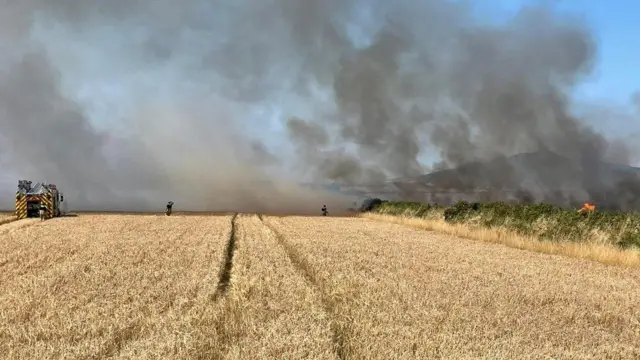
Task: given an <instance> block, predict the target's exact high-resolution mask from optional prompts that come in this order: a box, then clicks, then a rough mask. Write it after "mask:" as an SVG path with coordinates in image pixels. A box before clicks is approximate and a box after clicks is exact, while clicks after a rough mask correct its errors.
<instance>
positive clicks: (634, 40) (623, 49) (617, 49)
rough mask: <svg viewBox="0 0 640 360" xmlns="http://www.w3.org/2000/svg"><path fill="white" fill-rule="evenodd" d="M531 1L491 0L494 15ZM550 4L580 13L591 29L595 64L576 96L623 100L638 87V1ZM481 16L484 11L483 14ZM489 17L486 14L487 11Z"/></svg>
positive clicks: (584, 0) (559, 1)
mask: <svg viewBox="0 0 640 360" xmlns="http://www.w3.org/2000/svg"><path fill="white" fill-rule="evenodd" d="M533 2H534V1H531V0H495V5H494V6H496V7H499V8H501V9H502V11H500V12H499V13H498V14H494V15H493V16H495V17H496V18H498V19H499V18H500V17H503V16H508V15H511V14H513V12H515V11H516V10H517V9H518V8H520V7H521V6H522V5H526V4H528V3H533ZM549 3H551V4H553V5H554V7H556V8H557V9H560V10H562V11H567V12H569V13H571V14H576V15H581V16H584V18H585V19H586V20H587V22H588V23H589V25H590V26H591V27H592V29H593V30H594V32H595V36H596V41H597V43H598V44H597V46H598V49H597V53H598V55H597V56H598V59H597V66H596V69H595V71H594V76H593V79H591V80H590V81H588V82H587V83H586V84H584V85H582V86H581V87H580V89H579V91H578V92H577V94H576V96H577V97H578V98H587V99H591V100H597V99H602V100H604V99H607V100H614V101H617V102H626V101H628V100H629V96H630V95H631V94H632V93H633V92H635V91H638V90H639V89H640V68H639V67H640V2H639V1H632V0H610V1H605V0H555V1H549ZM483 15H485V14H483ZM487 15H489V16H491V15H490V14H487Z"/></svg>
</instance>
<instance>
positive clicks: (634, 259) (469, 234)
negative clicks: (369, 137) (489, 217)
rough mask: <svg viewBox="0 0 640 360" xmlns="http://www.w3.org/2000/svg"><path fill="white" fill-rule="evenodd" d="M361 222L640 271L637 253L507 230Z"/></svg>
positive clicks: (432, 222)
mask: <svg viewBox="0 0 640 360" xmlns="http://www.w3.org/2000/svg"><path fill="white" fill-rule="evenodd" d="M360 217H361V218H364V219H369V220H373V221H381V222H386V223H392V224H399V225H406V226H409V227H412V228H416V229H421V230H427V231H434V232H438V233H442V234H447V235H452V236H456V237H460V238H464V239H469V240H475V241H481V242H485V243H492V244H500V245H504V246H507V247H510V248H514V249H518V250H525V251H532V252H537V253H542V254H548V255H559V256H566V257H571V258H576V259H581V260H589V261H595V262H598V263H601V264H604V265H611V266H620V267H627V268H634V269H640V251H638V250H633V249H628V250H627V249H620V248H618V247H615V246H613V245H606V244H596V243H577V242H553V241H543V240H540V239H538V238H536V237H533V236H523V235H519V234H517V233H515V232H513V231H509V230H506V229H501V228H498V229H491V228H475V227H471V226H469V225H465V224H449V223H447V222H446V221H445V220H444V219H430V218H412V217H407V216H401V215H400V216H399V215H387V214H375V213H363V214H360Z"/></svg>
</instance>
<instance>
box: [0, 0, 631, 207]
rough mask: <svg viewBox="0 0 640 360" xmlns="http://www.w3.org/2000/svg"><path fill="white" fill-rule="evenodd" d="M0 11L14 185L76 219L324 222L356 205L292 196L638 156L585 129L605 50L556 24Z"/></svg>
mask: <svg viewBox="0 0 640 360" xmlns="http://www.w3.org/2000/svg"><path fill="white" fill-rule="evenodd" d="M231 4H232V5H231ZM2 5H3V11H2V12H1V14H0V134H1V135H2V137H0V140H2V144H1V147H0V150H2V151H3V155H4V156H3V157H2V158H3V159H2V160H3V161H5V162H7V161H8V162H9V163H8V164H7V165H6V166H7V168H8V169H7V171H4V172H3V179H2V180H3V182H2V183H3V184H5V183H9V182H10V181H9V182H8V181H7V180H6V179H7V178H8V177H11V176H14V175H15V180H16V181H17V180H18V178H27V179H31V180H33V181H38V180H41V179H43V180H45V179H46V180H48V181H50V182H54V183H57V184H58V186H59V187H61V188H63V189H64V190H66V191H67V193H68V196H67V197H68V198H69V199H70V200H71V201H72V203H73V204H74V205H75V207H76V208H83V209H125V208H127V209H131V210H146V209H153V208H157V207H162V206H163V204H164V203H165V202H166V201H168V200H173V201H175V202H176V204H177V206H178V207H180V206H181V205H182V206H183V208H189V209H194V210H197V209H206V210H225V209H230V210H244V211H282V212H317V211H318V209H319V206H321V205H322V204H327V205H328V206H329V208H330V210H331V207H332V206H336V207H338V206H342V205H343V204H345V203H346V204H350V202H351V199H344V198H343V197H340V196H331V195H329V194H326V193H321V192H319V191H311V190H308V189H301V188H300V187H298V186H296V185H295V184H296V183H299V182H308V181H316V182H334V181H335V182H341V183H344V184H348V185H354V184H370V183H378V182H382V181H384V180H386V179H390V178H394V177H400V176H402V177H406V176H415V175H419V174H421V173H424V172H425V171H427V170H429V167H428V166H425V165H424V164H423V163H422V162H421V160H420V159H421V156H423V155H424V154H425V153H429V152H434V153H437V154H438V155H439V156H440V158H441V162H440V165H441V166H442V167H453V166H457V165H460V164H463V163H466V162H468V161H473V160H484V159H489V158H492V157H494V156H497V155H505V154H507V155H509V154H515V153H519V152H526V151H535V150H550V151H553V152H556V153H558V154H560V155H562V156H565V157H567V158H569V159H571V161H573V162H575V163H576V164H578V166H579V167H580V169H581V171H584V172H590V173H594V174H599V173H601V172H602V171H601V169H600V168H599V166H598V165H597V164H599V161H601V160H605V159H610V158H612V157H615V158H616V160H618V161H619V162H625V161H626V160H627V159H626V157H627V156H628V151H627V150H628V149H627V148H626V147H625V146H621V145H619V143H616V146H615V147H612V143H611V142H610V141H609V140H607V139H606V138H605V137H604V136H602V135H600V134H598V133H596V132H595V131H593V130H591V129H590V128H588V127H586V126H585V125H583V123H582V122H581V121H580V120H579V119H576V118H575V117H574V116H572V115H571V114H570V112H569V110H568V109H569V105H570V100H569V98H568V96H569V93H570V91H571V90H572V89H573V88H574V87H575V86H576V85H577V84H578V83H579V82H580V81H581V80H582V79H584V78H585V77H586V76H587V75H588V74H589V72H590V70H591V67H592V66H593V62H594V55H595V44H594V41H593V39H592V37H591V34H590V32H589V29H588V28H586V26H585V25H584V24H581V23H579V22H576V21H573V20H572V19H569V18H567V17H566V16H562V15H559V14H556V13H555V12H554V10H553V9H551V8H545V7H531V8H526V9H523V10H522V11H521V12H520V13H518V15H517V16H515V17H514V18H513V19H511V21H510V22H508V23H507V24H504V25H500V26H497V25H496V26H489V25H486V24H482V23H479V22H476V21H475V20H474V19H473V13H472V12H471V10H470V9H468V8H467V7H466V6H465V5H460V4H457V3H451V2H448V1H444V0H430V1H421V2H419V1H408V0H401V1H395V2H380V1H373V0H371V1H365V0H360V1H357V0H343V1H337V0H329V1H326V0H273V1H267V2H265V1H257V0H239V1H235V2H233V3H230V2H222V1H205V0H185V1H182V2H175V1H167V0H161V1H135V2H131V1H124V0H114V1H80V0H66V1H55V2H53V1H44V0H24V1H20V2H17V1H16V2H5V3H3V4H2ZM87 88H89V90H87ZM274 114H277V118H278V121H280V122H281V124H277V123H273V122H271V121H270V120H269V119H270V118H273V115H274ZM279 125H283V126H284V128H281V127H280V126H279ZM613 150H615V151H613ZM530 170H537V171H545V170H544V169H519V170H518V171H519V172H529V171H530ZM532 173H535V171H533V172H532ZM596 185H597V186H601V185H602V184H595V185H594V184H588V183H585V182H584V181H583V180H582V179H577V178H571V181H569V182H568V183H567V184H563V186H565V187H567V188H573V189H578V190H579V191H582V192H584V190H585V189H586V188H587V187H593V186H596ZM4 191H5V192H9V193H12V192H13V190H12V189H5V190H4ZM8 206H10V205H8Z"/></svg>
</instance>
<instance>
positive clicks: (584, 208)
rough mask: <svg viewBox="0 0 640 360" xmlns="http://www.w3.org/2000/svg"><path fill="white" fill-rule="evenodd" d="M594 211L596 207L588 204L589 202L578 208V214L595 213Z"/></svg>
mask: <svg viewBox="0 0 640 360" xmlns="http://www.w3.org/2000/svg"><path fill="white" fill-rule="evenodd" d="M595 210H596V206H595V205H592V204H589V202H586V203H584V205H582V207H581V208H580V210H578V212H591V211H595Z"/></svg>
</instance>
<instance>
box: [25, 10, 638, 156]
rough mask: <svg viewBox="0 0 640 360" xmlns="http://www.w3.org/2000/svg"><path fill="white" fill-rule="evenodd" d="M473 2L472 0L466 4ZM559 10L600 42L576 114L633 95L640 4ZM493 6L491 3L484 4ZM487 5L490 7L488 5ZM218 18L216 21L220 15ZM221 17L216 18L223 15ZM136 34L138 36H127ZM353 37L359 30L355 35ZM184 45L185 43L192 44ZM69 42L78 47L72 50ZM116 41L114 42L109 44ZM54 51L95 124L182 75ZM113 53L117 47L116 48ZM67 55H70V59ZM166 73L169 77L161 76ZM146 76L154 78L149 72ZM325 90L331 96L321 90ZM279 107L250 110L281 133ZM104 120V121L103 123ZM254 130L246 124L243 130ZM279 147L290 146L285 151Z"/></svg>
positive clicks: (492, 17)
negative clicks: (584, 104) (139, 69)
mask: <svg viewBox="0 0 640 360" xmlns="http://www.w3.org/2000/svg"><path fill="white" fill-rule="evenodd" d="M533 2H535V1H532V0H494V1H493V0H492V1H480V2H478V4H480V6H477V10H476V11H477V16H478V17H479V18H480V19H482V20H484V21H487V22H495V23H500V22H504V21H505V20H507V19H508V18H510V17H511V16H513V15H514V13H515V12H516V11H517V10H518V9H520V8H521V7H522V6H526V5H527V4H530V3H533ZM473 3H474V2H473V1H471V4H473ZM549 3H552V4H553V6H554V7H556V8H557V9H561V10H562V11H565V12H567V13H571V14H573V15H576V16H578V17H583V18H584V19H586V21H587V22H588V24H589V25H590V26H591V27H592V29H593V30H594V33H595V36H596V40H597V47H598V50H597V54H598V55H597V63H596V66H595V69H594V71H593V74H592V76H591V78H589V79H587V80H585V81H584V83H582V84H581V85H579V86H578V87H577V89H576V91H575V93H574V97H575V100H576V106H577V109H576V111H577V112H580V111H581V110H583V111H591V109H590V108H586V109H581V108H580V104H581V103H582V102H588V103H590V104H593V103H598V102H602V103H609V104H610V103H612V102H614V103H616V104H618V105H619V106H622V107H626V106H628V104H629V99H630V97H631V96H632V95H633V94H634V93H635V92H636V91H638V90H639V89H640V71H637V64H640V46H633V44H634V43H637V39H638V36H640V21H638V20H640V18H639V16H638V15H635V14H640V2H634V1H627V0H612V1H604V0H593V1H580V0H556V1H549ZM489 4H490V5H489ZM488 5H489V6H488ZM217 20H220V19H214V21H217ZM220 21H221V20H220ZM52 30H54V32H55V31H59V32H61V34H60V35H61V36H53V37H52V36H50V35H51V31H52ZM65 31H67V30H65V29H62V28H56V27H55V26H53V27H48V28H40V29H39V31H36V32H35V34H36V37H37V36H39V35H38V34H40V36H42V34H46V35H45V38H46V39H47V41H48V42H51V39H56V38H57V39H68V38H69V37H70V36H71V37H73V34H68V33H65V34H62V33H64V32H65ZM94 31H95V32H96V33H93V34H87V38H94V37H95V36H98V38H100V37H103V38H104V39H105V40H107V41H106V43H107V44H108V38H109V33H110V32H112V31H115V30H114V29H110V28H109V27H104V28H95V29H94ZM132 36H133V37H135V36H136V34H132ZM356 37H357V36H356ZM192 45H193V44H191V43H187V44H186V45H185V46H192ZM74 46H75V47H77V48H75V49H74ZM114 46H115V47H117V46H118V45H117V44H114ZM48 47H49V49H50V51H51V52H52V53H53V54H54V60H55V61H56V62H57V63H58V65H59V67H60V68H61V69H63V71H64V72H65V75H66V76H65V78H64V80H65V84H64V85H66V90H67V93H68V95H69V96H71V97H74V98H75V99H77V100H78V101H80V102H82V103H84V104H85V106H86V107H87V112H88V113H89V114H90V119H91V121H92V122H93V123H94V124H95V125H97V126H98V127H101V126H104V127H110V128H112V127H113V126H114V124H117V123H118V122H119V121H120V120H122V119H123V118H124V117H125V116H126V113H127V110H128V109H129V108H128V104H133V103H135V101H136V99H137V97H139V96H141V94H144V95H143V96H145V97H147V98H148V97H151V96H153V97H155V98H156V99H157V101H158V102H161V101H162V99H163V98H165V97H171V96H172V94H171V91H173V87H164V86H163V85H162V84H163V83H166V84H173V83H175V82H176V81H179V79H178V78H176V76H178V74H175V73H172V72H171V69H166V71H165V72H163V71H162V69H158V68H152V69H149V72H148V73H146V74H145V73H144V72H127V69H126V68H121V67H118V66H114V64H115V65H117V60H115V59H114V61H113V62H110V64H109V66H108V67H105V66H102V61H104V54H105V50H107V52H109V50H108V49H104V48H94V49H93V50H91V48H90V47H89V48H88V47H87V46H86V43H83V42H82V41H80V42H79V43H69V42H66V41H64V40H63V41H61V42H60V43H52V44H50V46H48ZM114 50H115V51H117V50H118V49H114ZM69 54H74V56H73V57H70V55H69ZM159 74H164V76H166V78H164V79H163V78H162V77H159ZM150 77H151V78H150ZM325 96H328V95H326V94H325ZM281 100H282V101H283V104H284V102H285V101H286V102H287V103H286V106H287V107H288V108H289V109H291V107H292V105H291V102H289V101H290V99H281ZM283 111H284V110H283V106H281V105H280V104H279V103H278V99H273V101H272V102H271V103H270V104H269V105H267V106H263V107H262V108H260V109H258V110H255V111H253V112H252V114H251V116H252V117H254V120H253V121H255V122H259V123H261V124H262V126H264V124H265V123H268V124H270V128H271V129H272V133H281V132H284V131H285V130H286V129H285V128H284V127H283V123H282V120H283V118H284V117H286V116H287V115H286V114H285V113H284V112H283ZM107 124H108V125H107ZM591 125H592V126H594V127H596V128H597V129H598V130H600V131H605V132H609V133H612V134H616V135H620V134H625V133H632V134H634V136H635V134H636V133H637V132H640V124H637V123H633V124H629V122H628V121H627V119H626V118H623V117H622V116H621V117H619V118H617V117H616V116H612V117H610V118H607V121H601V122H597V121H594V122H591ZM122 130H123V131H125V132H126V125H125V124H124V123H123V124H122ZM246 130H247V131H248V132H251V128H250V127H249V128H247V129H246ZM261 130H262V131H261V133H259V134H258V133H256V134H254V135H255V136H257V137H261V138H262V139H263V140H264V141H265V143H267V145H269V146H270V147H274V148H278V147H280V146H281V144H280V143H279V141H280V138H279V137H278V136H273V137H271V138H270V137H265V136H264V135H265V132H264V131H263V130H264V128H263V127H261ZM282 151H287V150H286V149H283V150H282ZM421 160H422V161H424V162H426V163H431V162H434V161H436V160H437V157H436V156H435V155H433V154H430V153H425V154H423V155H422V158H421Z"/></svg>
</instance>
